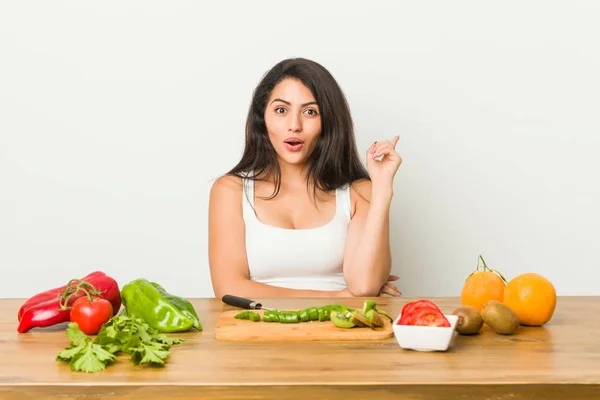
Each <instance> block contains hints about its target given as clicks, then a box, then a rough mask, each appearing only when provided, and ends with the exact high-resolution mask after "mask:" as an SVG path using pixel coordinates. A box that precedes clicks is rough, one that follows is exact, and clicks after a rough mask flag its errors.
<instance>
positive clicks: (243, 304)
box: [221, 294, 262, 310]
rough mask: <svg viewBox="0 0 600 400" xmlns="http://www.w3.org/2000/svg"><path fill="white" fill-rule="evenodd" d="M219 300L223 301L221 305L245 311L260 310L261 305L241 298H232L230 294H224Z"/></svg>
mask: <svg viewBox="0 0 600 400" xmlns="http://www.w3.org/2000/svg"><path fill="white" fill-rule="evenodd" d="M221 300H223V303H225V304H229V305H230V306H234V307H240V308H245V309H247V310H253V309H260V308H262V304H261V303H257V302H256V301H253V300H250V299H245V298H243V297H238V296H233V295H231V294H226V295H225V296H223V298H222V299H221Z"/></svg>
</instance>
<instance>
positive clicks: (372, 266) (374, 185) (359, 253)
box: [344, 136, 402, 296]
mask: <svg viewBox="0 0 600 400" xmlns="http://www.w3.org/2000/svg"><path fill="white" fill-rule="evenodd" d="M397 142H398V137H397V136H396V137H394V138H393V139H392V140H391V141H384V142H381V143H377V142H375V143H373V144H372V145H371V147H370V148H369V149H368V150H367V169H368V170H369V175H370V176H371V181H360V182H355V184H353V185H352V187H353V188H354V189H355V190H354V193H353V194H354V197H355V199H356V201H354V204H355V210H354V215H353V217H352V219H351V221H350V227H349V231H348V238H347V243H346V249H345V254H344V279H345V280H346V283H347V285H348V288H349V290H350V292H351V293H352V294H353V295H354V296H377V295H378V293H379V292H380V290H381V288H382V287H383V286H384V285H385V284H386V282H387V281H388V279H389V277H390V271H391V267H392V257H391V252H390V237H389V219H390V218H389V215H390V204H391V202H392V194H393V180H394V175H395V174H396V171H397V170H398V167H399V166H400V164H401V163H402V159H401V158H400V156H399V155H398V153H396V151H395V147H396V143H397ZM398 293H399V292H398Z"/></svg>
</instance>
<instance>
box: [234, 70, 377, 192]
mask: <svg viewBox="0 0 600 400" xmlns="http://www.w3.org/2000/svg"><path fill="white" fill-rule="evenodd" d="M286 78H293V79H298V80H299V81H300V82H302V83H303V84H304V85H305V86H306V87H307V88H308V89H309V90H310V91H311V92H312V94H313V96H314V97H315V100H316V101H317V104H318V106H319V111H320V114H321V135H319V138H318V140H317V144H316V146H315V148H314V150H313V152H312V153H311V154H310V156H309V159H308V163H307V166H308V171H307V178H308V179H307V185H310V184H311V183H312V184H313V185H314V186H313V190H314V193H315V194H316V191H317V189H320V190H322V191H329V190H333V189H337V188H340V187H342V186H343V185H346V184H351V183H352V182H354V181H356V180H359V179H369V174H368V172H367V170H366V169H365V167H364V166H363V164H362V163H361V161H360V158H359V155H358V152H357V149H356V142H355V137H354V124H353V122H352V116H351V114H350V108H349V106H348V102H347V100H346V97H345V96H344V93H343V92H342V90H341V88H340V86H339V85H338V83H337V82H336V80H335V79H334V77H333V76H332V75H331V73H330V72H329V71H328V70H327V69H325V68H324V67H323V66H322V65H320V64H318V63H316V62H314V61H311V60H307V59H304V58H291V59H287V60H283V61H281V62H279V63H278V64H277V65H275V66H274V67H273V68H272V69H271V70H269V71H268V72H267V73H266V74H265V75H264V76H263V77H262V79H261V81H260V83H259V84H258V86H257V87H256V89H255V90H254V93H253V96H252V103H251V104H250V109H249V110H248V117H247V120H246V145H245V148H244V152H243V155H242V158H241V160H240V161H239V163H238V164H237V165H236V166H235V167H233V169H231V171H229V172H228V174H229V175H235V176H238V177H241V178H246V179H251V180H266V179H267V178H268V177H270V176H271V175H273V176H274V182H275V189H274V191H273V195H272V196H271V198H273V197H275V196H276V195H277V193H278V192H279V188H280V186H281V169H280V167H279V162H278V160H277V154H276V152H275V149H274V148H273V146H272V144H271V141H270V140H269V135H268V133H267V126H266V124H265V118H264V115H265V109H266V107H267V101H268V100H269V97H270V96H271V92H272V90H273V88H274V87H275V86H276V85H277V84H278V83H279V82H281V81H282V80H284V79H286ZM250 172H253V173H252V174H250Z"/></svg>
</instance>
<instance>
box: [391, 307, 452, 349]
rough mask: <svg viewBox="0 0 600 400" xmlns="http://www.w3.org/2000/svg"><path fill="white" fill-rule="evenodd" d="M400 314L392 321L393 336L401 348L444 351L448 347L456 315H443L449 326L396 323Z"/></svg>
mask: <svg viewBox="0 0 600 400" xmlns="http://www.w3.org/2000/svg"><path fill="white" fill-rule="evenodd" d="M400 316H401V315H398V317H397V318H396V320H395V321H394V325H393V328H394V336H395V337H396V341H398V344H399V345H400V347H402V348H403V349H410V350H417V351H446V350H448V347H450V343H451V342H452V338H453V337H454V331H455V329H456V322H457V321H458V316H456V315H446V314H444V316H445V317H446V318H447V319H448V322H450V327H438V326H414V325H398V321H399V320H400Z"/></svg>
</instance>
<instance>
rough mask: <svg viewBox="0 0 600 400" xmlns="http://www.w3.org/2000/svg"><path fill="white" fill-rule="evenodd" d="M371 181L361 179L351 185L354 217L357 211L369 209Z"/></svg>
mask: <svg viewBox="0 0 600 400" xmlns="http://www.w3.org/2000/svg"><path fill="white" fill-rule="evenodd" d="M371 187H372V184H371V181H370V180H369V179H359V180H356V181H354V182H352V184H351V185H350V202H351V203H352V217H354V216H355V215H356V213H357V211H359V212H360V211H361V210H364V209H365V208H368V207H369V203H370V202H371Z"/></svg>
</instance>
